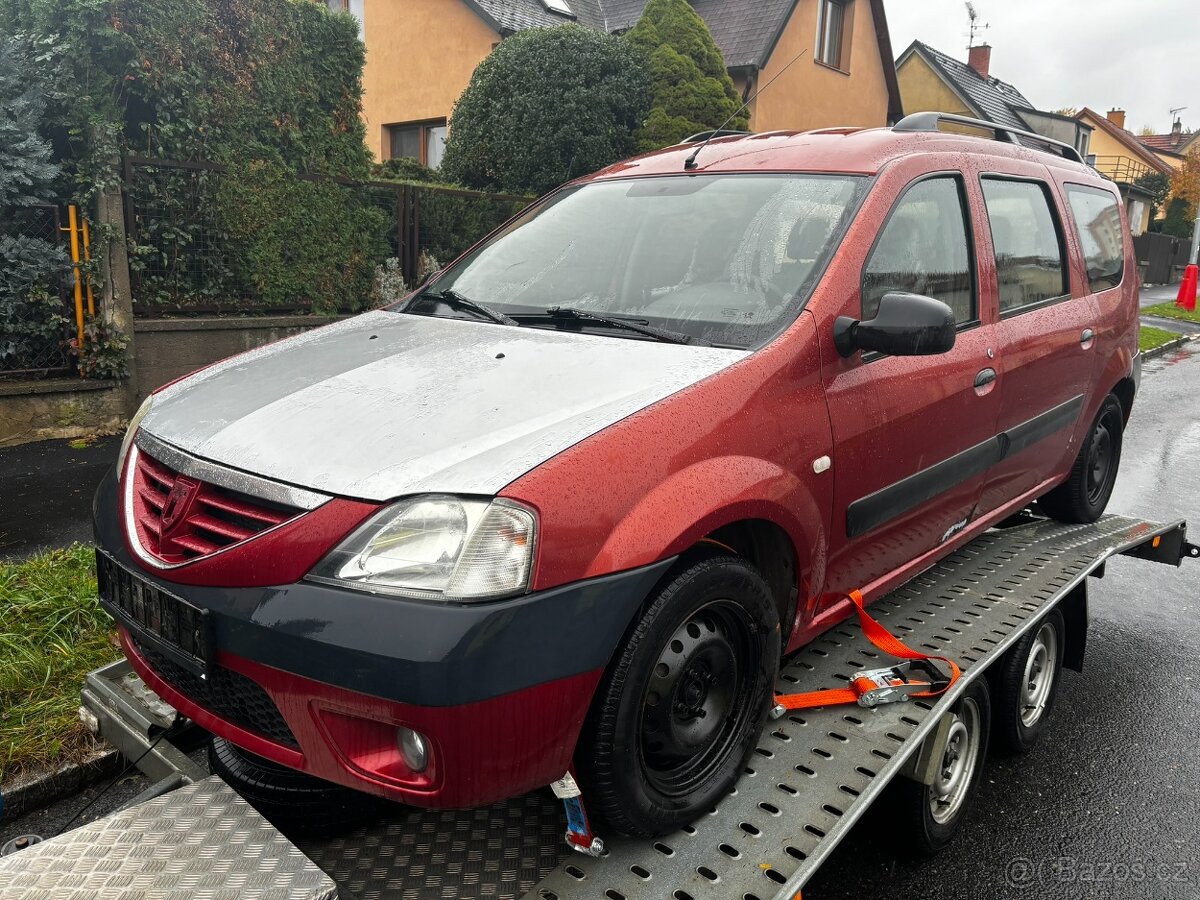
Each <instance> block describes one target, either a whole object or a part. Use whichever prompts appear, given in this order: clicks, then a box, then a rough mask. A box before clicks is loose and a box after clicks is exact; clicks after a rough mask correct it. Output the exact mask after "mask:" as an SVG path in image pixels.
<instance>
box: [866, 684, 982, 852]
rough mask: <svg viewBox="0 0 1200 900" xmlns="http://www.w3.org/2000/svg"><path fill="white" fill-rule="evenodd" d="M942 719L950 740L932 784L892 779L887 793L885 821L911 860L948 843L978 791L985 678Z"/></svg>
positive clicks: (966, 692) (963, 696) (980, 771)
mask: <svg viewBox="0 0 1200 900" xmlns="http://www.w3.org/2000/svg"><path fill="white" fill-rule="evenodd" d="M946 715H947V716H952V717H953V720H952V722H951V726H950V727H951V731H950V740H949V741H947V745H946V752H945V754H944V755H943V758H942V763H941V765H940V766H939V769H938V775H937V778H936V779H935V782H934V783H933V784H931V785H927V784H922V783H920V782H918V781H912V780H910V779H908V778H897V779H896V780H895V781H893V782H892V784H891V785H890V786H889V788H888V801H889V802H888V804H886V806H887V807H888V809H889V811H890V816H889V820H890V821H891V822H892V823H893V824H894V826H895V828H896V834H897V835H898V836H899V839H900V840H901V842H903V843H904V844H905V845H906V846H907V848H908V849H909V850H910V851H912V852H913V853H914V854H915V855H917V856H932V855H933V854H935V853H937V852H938V851H940V850H941V849H942V848H944V847H945V846H946V845H947V844H949V843H950V841H952V840H953V839H954V836H955V835H956V834H957V833H958V830H959V829H960V828H961V827H962V824H963V822H964V821H965V820H966V817H967V813H968V812H969V810H970V808H971V801H972V800H974V798H975V793H976V791H977V790H978V789H979V782H980V780H981V779H982V777H983V769H984V763H985V762H986V760H987V749H988V738H989V737H990V735H991V723H992V709H991V699H990V693H989V691H988V683H987V679H986V678H976V679H975V680H974V681H973V682H972V683H971V685H970V687H968V688H967V690H966V691H965V692H964V693H963V695H962V696H961V697H960V698H959V699H958V702H957V703H955V704H954V708H953V709H952V710H951V711H950V712H948V713H946Z"/></svg>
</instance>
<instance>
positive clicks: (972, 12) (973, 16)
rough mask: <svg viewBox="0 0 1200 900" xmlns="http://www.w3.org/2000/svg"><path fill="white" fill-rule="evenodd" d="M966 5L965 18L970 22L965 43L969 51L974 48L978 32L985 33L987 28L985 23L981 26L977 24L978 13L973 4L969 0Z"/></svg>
mask: <svg viewBox="0 0 1200 900" xmlns="http://www.w3.org/2000/svg"><path fill="white" fill-rule="evenodd" d="M966 5H967V18H968V19H970V20H971V31H970V38H969V39H968V41H967V49H968V50H970V49H971V48H972V47H974V46H975V34H976V33H977V32H979V31H987V30H988V28H989V26H988V24H987V23H986V22H985V23H984V24H982V25H980V24H978V22H979V11H978V10H977V9H975V4H974V3H973V2H971V0H967V4H966Z"/></svg>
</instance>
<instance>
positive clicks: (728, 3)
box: [326, 0, 902, 168]
mask: <svg viewBox="0 0 1200 900" xmlns="http://www.w3.org/2000/svg"><path fill="white" fill-rule="evenodd" d="M326 2H327V3H328V5H329V7H330V8H331V9H334V10H341V11H345V12H349V13H351V14H352V15H354V16H355V18H357V19H358V22H359V30H360V33H361V35H362V38H363V41H364V42H365V44H366V47H367V65H366V70H365V72H364V75H363V87H364V96H363V118H364V120H365V121H366V126H367V144H368V146H369V147H370V148H371V151H372V152H373V153H374V154H375V156H376V158H377V159H389V158H393V157H412V158H414V159H418V160H420V161H421V162H422V163H424V164H425V165H428V166H431V167H434V168H436V167H437V165H438V164H439V163H440V162H441V158H442V148H443V146H444V145H445V140H446V135H447V130H448V123H449V120H450V117H451V113H452V111H453V108H454V102H455V101H456V100H457V99H458V97H459V95H460V94H461V93H462V91H463V89H464V88H466V86H467V83H468V82H469V81H470V80H471V73H472V72H474V70H475V67H476V66H477V65H478V64H479V62H480V61H481V60H482V59H483V58H484V57H485V56H487V55H488V54H489V53H490V52H491V51H492V50H493V48H495V47H496V46H497V45H498V44H499V43H500V41H502V40H504V39H505V38H506V37H508V36H509V35H512V34H515V33H517V32H518V31H523V30H525V29H528V28H548V27H553V26H555V25H563V24H566V23H568V22H575V23H578V24H580V25H584V26H587V27H589V28H597V29H603V30H605V31H608V32H612V33H621V32H624V31H626V30H628V29H629V28H631V27H633V25H634V24H635V23H636V22H637V20H638V18H639V17H640V16H641V14H642V10H643V9H644V8H645V5H646V0H326ZM692 5H693V7H695V9H696V12H698V13H699V14H700V15H701V16H702V17H703V18H704V20H705V22H707V23H708V26H709V29H710V30H711V31H712V33H713V37H714V38H715V39H716V42H717V46H719V47H720V48H721V51H722V53H723V54H724V56H725V62H726V64H727V65H728V67H729V72H730V75H732V76H733V79H734V83H735V85H737V88H738V90H739V91H741V92H742V95H743V97H745V98H746V99H750V98H752V97H753V95H754V93H755V92H756V91H757V90H758V89H759V88H760V87H761V86H762V85H765V84H766V83H767V82H768V81H770V80H771V79H772V78H774V77H775V76H777V75H778V76H779V79H778V81H776V82H775V83H774V84H773V85H772V87H771V89H770V90H769V91H766V92H765V93H763V94H762V96H759V97H757V98H755V99H753V101H752V102H751V104H750V127H751V128H752V129H753V130H754V131H760V132H761V131H776V130H796V131H804V130H809V129H813V128H824V127H830V126H835V125H850V126H879V125H886V124H888V123H889V121H894V120H896V119H898V118H900V116H901V114H902V113H901V108H900V91H899V88H898V86H897V82H896V69H895V65H894V63H893V61H892V48H891V41H890V40H889V38H888V30H887V17H886V15H885V13H884V9H883V0H692ZM802 53H803V54H804V55H803V56H801V54H802ZM798 56H801V58H800V59H799V61H797V62H795V64H794V65H792V66H791V67H790V68H788V64H789V63H791V62H793V61H794V60H796V58H797V57H798ZM785 70H786V71H785ZM780 73H782V74H780Z"/></svg>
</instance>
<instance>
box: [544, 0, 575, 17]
mask: <svg viewBox="0 0 1200 900" xmlns="http://www.w3.org/2000/svg"><path fill="white" fill-rule="evenodd" d="M542 6H544V7H546V9H548V10H549V11H550V12H556V13H558V14H559V15H560V16H568V17H570V18H572V19H573V18H575V12H574V10H572V9H571V4H569V3H567V0H542Z"/></svg>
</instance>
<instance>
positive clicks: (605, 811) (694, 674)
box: [576, 555, 780, 837]
mask: <svg viewBox="0 0 1200 900" xmlns="http://www.w3.org/2000/svg"><path fill="white" fill-rule="evenodd" d="M779 630H780V629H779V612H778V609H777V607H776V605H775V601H774V598H773V597H772V594H771V590H770V588H769V587H768V586H767V583H766V581H765V580H764V579H763V577H762V575H761V574H760V573H759V572H758V570H757V569H755V568H754V566H752V565H751V564H750V563H748V562H747V561H745V560H744V559H741V558H739V557H736V556H724V555H722V556H712V557H708V558H703V559H699V560H697V561H691V562H688V563H685V564H683V565H682V566H681V567H680V568H679V569H678V570H677V571H676V572H675V573H674V574H673V575H672V576H669V581H667V583H666V584H665V586H663V587H662V588H661V589H660V590H659V591H658V592H657V593H656V594H654V595H653V596H652V598H651V600H650V601H649V604H648V606H647V607H646V608H645V612H644V614H643V615H642V616H641V618H640V619H639V620H638V621H637V622H635V623H634V625H633V626H632V627H631V629H630V631H629V632H628V633H627V635H626V638H625V641H624V643H623V644H622V646H621V647H620V648H619V649H618V651H617V653H616V657H615V659H614V660H613V662H612V663H611V664H610V666H609V668H608V670H607V672H606V673H605V675H604V678H603V680H602V681H601V684H600V687H599V689H598V690H597V693H596V697H595V699H594V701H593V704H592V708H591V711H590V713H589V715H588V719H587V722H586V724H585V726H584V733H583V736H582V738H581V741H580V744H579V749H578V751H577V754H576V761H577V766H576V769H577V771H578V773H579V776H580V779H581V781H582V786H583V789H584V797H585V798H586V799H587V800H588V802H589V804H590V808H591V809H592V810H593V811H594V812H597V813H599V815H600V816H601V817H602V818H603V819H604V820H605V821H606V822H607V823H608V825H609V827H610V828H612V829H613V830H614V831H617V832H619V833H621V834H624V835H627V836H629V837H654V836H657V835H662V834H666V833H667V832H670V831H673V830H675V829H677V828H679V827H681V826H683V825H686V824H687V823H689V822H691V821H694V820H695V819H696V818H697V817H699V816H700V815H702V814H704V813H707V812H709V811H710V810H711V809H712V808H713V807H715V806H717V805H718V803H719V802H720V801H721V800H722V798H724V797H725V795H726V794H727V793H728V791H729V789H730V787H732V785H733V783H734V781H735V780H736V779H737V777H738V776H739V775H740V774H741V772H742V768H743V767H744V765H745V763H746V759H747V757H748V756H749V755H750V753H751V752H753V750H754V748H755V746H756V745H757V742H758V737H759V735H760V734H761V732H762V729H763V725H764V724H765V722H766V719H767V715H768V712H769V710H770V707H771V703H772V698H773V696H774V687H775V676H776V673H777V672H778V670H779V657H780V634H779Z"/></svg>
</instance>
